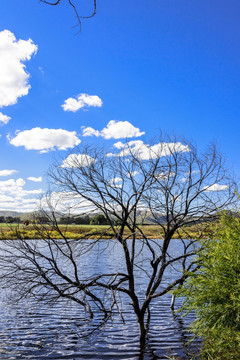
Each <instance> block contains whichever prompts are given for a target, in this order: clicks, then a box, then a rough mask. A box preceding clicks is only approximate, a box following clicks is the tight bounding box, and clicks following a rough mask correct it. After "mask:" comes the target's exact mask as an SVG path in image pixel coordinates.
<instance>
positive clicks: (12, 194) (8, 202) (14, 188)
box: [0, 178, 44, 212]
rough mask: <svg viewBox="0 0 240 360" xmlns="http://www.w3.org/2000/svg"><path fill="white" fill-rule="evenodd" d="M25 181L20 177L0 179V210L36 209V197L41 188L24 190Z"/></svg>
mask: <svg viewBox="0 0 240 360" xmlns="http://www.w3.org/2000/svg"><path fill="white" fill-rule="evenodd" d="M25 184H26V182H25V181H24V180H23V179H22V178H18V179H16V180H14V179H9V180H5V181H0V208H1V210H15V211H20V212H24V211H33V210H36V203H37V202H38V201H39V199H38V198H34V197H33V196H36V195H41V194H42V193H43V192H44V191H43V190H42V189H33V190H25V189H24V186H25Z"/></svg>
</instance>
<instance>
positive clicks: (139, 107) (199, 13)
mask: <svg viewBox="0 0 240 360" xmlns="http://www.w3.org/2000/svg"><path fill="white" fill-rule="evenodd" d="M75 3H76V4H78V3H81V7H79V13H80V14H81V15H85V14H89V13H90V12H91V9H92V4H91V1H90V0H84V1H81V2H80V1H78V0H75ZM239 13H240V3H239V0H229V1H223V0H208V1H205V2H204V1H201V0H191V1H187V0H158V1H156V0H155V1H153V0H148V1H147V0H140V1H138V2H137V3H136V2H133V1H131V2H129V1H125V0H122V1H109V0H105V1H99V2H98V4H97V15H96V16H95V17H94V18H93V19H90V20H85V21H83V22H82V32H81V33H80V34H78V35H77V34H76V32H77V28H74V27H73V26H74V25H75V24H76V18H75V15H74V13H73V11H72V9H71V8H70V7H69V6H68V5H67V1H62V5H60V6H57V7H53V6H52V7H51V6H47V5H44V4H43V3H40V2H39V1H38V0H24V1H19V0H11V1H9V0H1V3H0V24H1V27H0V124H1V126H0V134H1V137H0V147H1V153H2V156H1V160H0V201H1V203H0V209H6V210H18V211H30V210H31V209H32V208H33V206H34V201H35V199H36V198H37V197H38V196H40V195H41V194H42V192H43V191H45V190H46V189H47V184H46V181H45V174H46V172H47V170H48V168H49V166H50V165H51V163H52V162H53V160H54V159H55V158H57V157H58V156H61V157H64V156H67V153H68V151H69V150H73V151H74V147H75V145H77V144H78V143H79V142H80V141H81V144H87V143H104V144H106V145H107V146H108V147H110V148H111V147H113V148H114V144H115V143H116V142H118V141H125V140H126V138H129V139H131V140H142V141H149V139H151V138H154V137H156V136H158V134H159V131H160V130H162V131H163V132H164V133H167V134H173V133H174V134H176V135H179V136H183V137H186V138H187V139H190V140H191V141H193V142H194V144H196V145H197V146H198V147H199V148H200V149H203V148H205V147H206V146H207V145H208V144H209V143H210V142H212V141H215V142H216V143H217V145H218V148H219V150H220V151H221V152H222V153H223V155H224V157H225V158H227V159H228V161H229V166H230V167H233V168H234V169H235V172H236V173H237V174H239V172H240V166H239V132H240V125H239V119H240V106H239V105H240V91H239V84H240V42H239V37H240V22H239ZM29 39H31V40H29ZM82 94H83V95H82ZM69 99H70V100H69ZM66 101H67V102H66ZM64 104H66V105H65V106H63V105H64ZM77 108H78V110H77ZM9 118H10V119H9ZM110 121H111V122H110ZM43 129H45V130H43ZM144 133H145V134H144ZM83 135H91V136H83ZM6 170H11V171H10V172H9V171H8V172H7V171H6ZM41 178H42V179H41Z"/></svg>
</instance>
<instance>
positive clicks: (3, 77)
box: [0, 30, 37, 108]
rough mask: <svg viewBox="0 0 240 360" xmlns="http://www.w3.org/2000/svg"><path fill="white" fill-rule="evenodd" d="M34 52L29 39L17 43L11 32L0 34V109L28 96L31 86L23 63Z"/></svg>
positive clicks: (34, 48) (33, 46)
mask: <svg viewBox="0 0 240 360" xmlns="http://www.w3.org/2000/svg"><path fill="white" fill-rule="evenodd" d="M36 52H37V46H36V45H35V44H34V43H33V42H32V40H31V39H29V40H18V41H17V40H16V38H15V35H14V34H13V33H12V32H10V31H8V30H3V31H1V32H0V108H1V107H3V106H8V105H13V104H16V102H17V100H18V98H19V97H22V96H24V95H27V94H28V91H29V89H30V87H31V86H30V85H29V83H28V80H29V74H28V73H27V72H26V70H25V65H24V61H26V60H30V59H31V56H32V55H33V54H34V53H36Z"/></svg>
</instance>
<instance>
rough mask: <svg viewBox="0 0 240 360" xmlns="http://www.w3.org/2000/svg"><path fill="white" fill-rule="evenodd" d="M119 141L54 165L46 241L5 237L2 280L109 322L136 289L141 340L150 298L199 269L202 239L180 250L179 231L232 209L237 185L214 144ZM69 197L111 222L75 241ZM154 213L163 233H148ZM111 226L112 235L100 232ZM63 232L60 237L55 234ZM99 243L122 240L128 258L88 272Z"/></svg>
mask: <svg viewBox="0 0 240 360" xmlns="http://www.w3.org/2000/svg"><path fill="white" fill-rule="evenodd" d="M119 148H121V149H120V152H117V153H116V152H114V153H109V152H106V151H105V150H104V149H99V148H98V149H94V148H91V147H87V148H84V149H79V150H78V152H77V153H72V154H69V156H68V157H67V158H66V159H64V160H63V161H62V162H58V163H56V164H54V165H53V167H52V168H51V170H50V173H49V176H50V181H51V185H52V193H51V194H50V196H49V197H47V198H46V199H43V207H42V210H41V212H42V215H44V216H47V217H48V218H49V222H50V223H49V224H39V223H37V222H35V225H34V226H35V232H36V234H37V233H38V235H40V237H41V238H42V239H43V240H41V241H36V240H31V241H28V240H25V239H24V236H22V234H21V232H19V234H18V238H19V240H16V241H5V242H4V243H3V244H2V249H1V251H2V252H3V253H4V256H2V257H1V258H0V268H1V275H0V279H1V284H2V286H7V287H8V288H11V289H12V290H14V292H17V294H18V295H19V298H22V297H25V296H35V297H37V298H40V299H50V300H55V299H58V298H67V299H69V300H72V301H75V302H76V303H78V304H79V305H81V306H82V307H83V308H84V309H85V311H86V314H89V316H90V318H92V317H93V316H94V312H95V311H98V312H99V313H102V315H103V316H102V318H103V321H106V320H107V319H109V318H110V317H111V315H112V313H113V310H114V311H115V310H116V309H117V310H118V312H119V314H120V316H121V317H122V318H124V309H122V308H121V297H128V298H129V299H130V301H131V306H132V309H133V311H134V313H135V314H136V318H137V321H138V324H139V329H140V341H141V343H142V344H143V343H144V341H145V337H146V333H147V329H148V324H149V321H150V304H151V303H152V302H153V301H154V299H157V298H160V297H161V296H163V295H165V294H167V293H168V292H170V291H171V290H173V289H174V287H176V286H179V285H181V284H182V283H183V282H184V280H185V279H186V277H187V273H188V271H190V270H191V271H195V270H197V266H198V265H197V264H195V262H194V260H193V259H192V255H194V254H195V253H196V251H197V247H198V246H197V244H196V239H191V238H189V237H188V236H187V234H186V239H184V238H183V239H181V241H182V246H181V248H179V252H178V253H177V254H173V253H172V252H171V250H170V244H171V243H172V241H175V240H173V236H174V235H176V234H178V231H179V230H180V229H181V230H182V231H184V230H185V226H186V225H189V224H202V223H203V221H209V220H211V219H212V218H214V217H216V215H217V214H218V212H219V211H220V210H221V209H227V208H229V206H230V205H231V204H233V202H234V198H235V196H234V190H235V183H234V181H233V180H232V178H231V177H229V176H228V175H227V172H226V170H225V166H224V163H223V161H222V158H221V156H220V155H219V154H218V153H217V151H216V149H215V147H214V146H210V147H209V148H208V151H207V152H206V153H205V154H204V155H202V156H201V155H199V154H198V152H197V150H196V148H194V146H192V145H191V144H189V143H186V142H185V143H184V142H178V141H177V140H176V139H173V140H171V139H167V141H166V140H164V139H160V141H159V143H158V144H154V145H152V146H150V145H144V144H143V143H142V142H141V141H131V142H129V143H126V144H122V143H118V149H119ZM44 202H45V205H44ZM63 204H67V206H68V208H69V209H70V208H71V210H72V211H73V210H74V211H78V213H79V212H85V213H86V212H87V211H91V212H93V211H97V212H100V213H102V214H104V216H105V217H106V218H107V220H108V222H109V224H110V225H109V228H108V229H107V230H105V231H104V232H103V233H102V234H101V235H99V234H98V236H95V239H94V240H92V237H93V234H85V235H84V237H83V238H79V239H78V240H69V239H68V237H67V234H66V229H65V228H63V227H61V226H59V225H58V221H57V215H56V214H57V212H56V211H57V209H59V210H61V208H60V207H59V205H60V206H63ZM46 205H47V206H46ZM149 216H150V217H151V218H152V219H154V222H155V223H156V224H158V225H159V226H160V227H161V228H162V233H163V236H162V239H159V240H158V239H150V238H148V237H147V236H146V234H145V230H144V226H141V221H143V219H144V218H146V217H149ZM140 219H141V221H140ZM109 232H111V234H112V236H113V238H114V240H102V238H104V237H106V236H107V235H108V234H109ZM56 234H57V235H58V237H60V238H61V239H56ZM179 236H180V235H179ZM159 237H160V235H159ZM89 238H91V239H89ZM99 244H101V247H100V248H101V252H104V251H109V247H111V246H118V247H119V248H120V249H121V252H122V255H123V263H122V264H121V266H120V267H119V265H117V264H116V268H114V270H113V268H112V267H111V269H109V271H108V269H107V270H106V269H105V270H104V271H102V272H100V273H99V272H98V273H97V274H95V273H93V274H90V275H89V276H86V277H85V276H83V275H82V264H83V259H85V258H86V257H89V256H90V254H92V253H94V251H95V250H94V249H95V248H96V246H99ZM94 254H96V256H99V253H98V252H95V253H94ZM92 261H94V260H92ZM173 266H174V267H175V268H177V269H178V270H179V272H177V273H176V276H175V277H174V278H173V279H172V280H170V281H169V282H168V283H167V285H166V282H164V281H163V279H164V276H165V275H166V272H167V271H168V269H169V268H171V267H173ZM180 270H181V271H180ZM139 274H141V276H143V277H144V278H145V283H146V286H145V290H144V293H142V291H140V290H139V287H138V286H137V285H136V284H137V277H138V276H140V275H139Z"/></svg>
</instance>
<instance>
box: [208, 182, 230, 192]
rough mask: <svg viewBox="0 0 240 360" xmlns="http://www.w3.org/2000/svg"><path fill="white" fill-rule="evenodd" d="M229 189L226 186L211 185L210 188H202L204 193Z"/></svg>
mask: <svg viewBox="0 0 240 360" xmlns="http://www.w3.org/2000/svg"><path fill="white" fill-rule="evenodd" d="M228 188H229V186H228V185H220V184H212V185H210V186H204V188H203V190H204V191H223V190H227V189H228Z"/></svg>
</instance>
